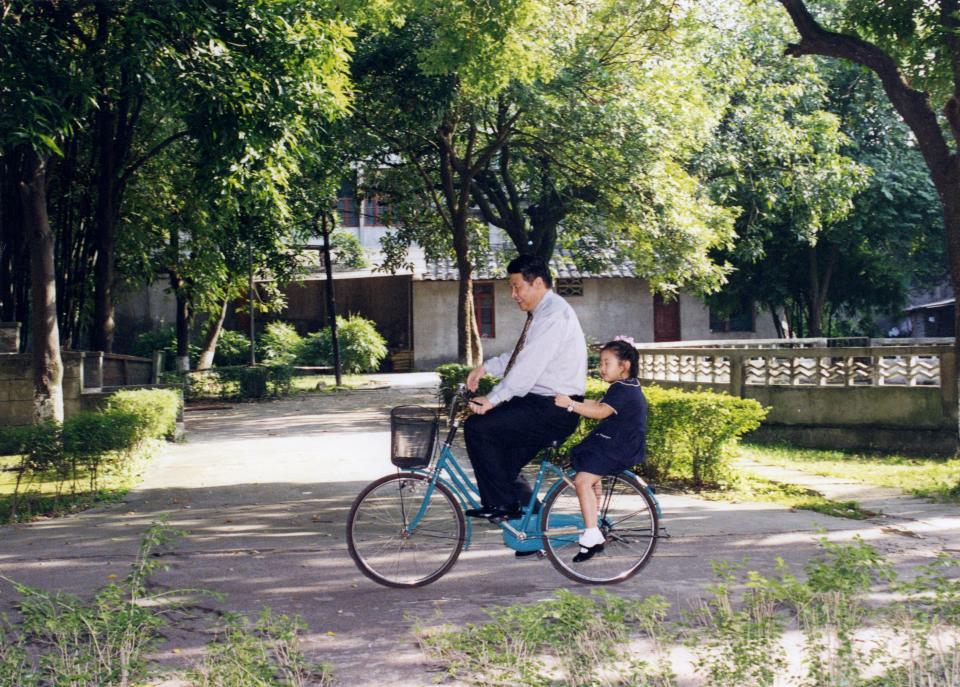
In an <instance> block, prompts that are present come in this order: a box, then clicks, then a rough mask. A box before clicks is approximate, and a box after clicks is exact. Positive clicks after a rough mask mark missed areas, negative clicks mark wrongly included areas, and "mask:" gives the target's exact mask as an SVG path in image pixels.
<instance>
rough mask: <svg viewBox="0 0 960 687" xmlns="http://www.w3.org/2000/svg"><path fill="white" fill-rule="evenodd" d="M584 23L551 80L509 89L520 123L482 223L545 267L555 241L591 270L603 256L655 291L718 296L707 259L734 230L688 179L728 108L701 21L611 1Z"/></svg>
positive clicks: (633, 0)
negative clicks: (712, 73)
mask: <svg viewBox="0 0 960 687" xmlns="http://www.w3.org/2000/svg"><path fill="white" fill-rule="evenodd" d="M582 21H583V24H584V30H582V31H581V32H580V33H579V34H578V35H577V37H576V40H575V41H574V42H572V43H571V44H569V45H561V46H557V47H555V48H554V54H555V58H554V59H555V62H556V63H557V65H558V66H557V69H556V71H555V72H554V73H553V74H551V76H550V78H549V79H542V80H538V81H535V82H533V83H531V84H516V85H514V86H513V87H511V88H510V89H508V90H506V91H505V93H504V98H505V99H507V100H508V102H512V103H514V107H515V108H516V109H517V110H518V111H520V112H521V115H520V117H519V119H518V120H517V124H516V126H515V127H514V129H513V131H512V132H511V134H510V136H509V138H508V139H507V141H506V142H505V143H504V145H503V146H502V147H501V149H500V150H499V152H498V154H497V155H496V156H495V157H494V158H493V159H492V160H491V163H490V164H489V165H488V167H487V169H486V170H484V172H483V173H482V174H481V175H479V176H478V177H477V179H476V180H475V182H474V189H473V194H474V199H475V201H476V203H477V207H478V208H479V210H480V213H481V216H482V217H483V219H484V220H486V221H487V222H489V223H491V224H492V225H494V226H496V227H499V228H501V229H502V230H503V231H504V232H505V233H506V234H507V235H508V236H509V237H510V239H511V240H512V242H513V244H514V246H515V247H516V250H517V251H518V252H519V253H533V254H537V255H539V256H541V257H543V258H544V259H547V260H549V259H550V258H552V257H553V254H554V250H555V247H556V246H557V244H558V241H559V242H560V243H561V244H563V245H565V246H567V247H571V248H574V251H573V253H574V258H575V260H577V261H578V262H579V263H580V264H581V266H582V267H584V268H586V269H590V268H594V269H595V268H597V267H599V265H600V263H601V262H602V260H600V259H598V258H599V256H600V255H602V253H601V252H599V251H597V250H594V249H595V248H597V247H600V246H607V247H611V248H613V249H614V251H612V252H615V253H616V254H618V255H620V256H623V257H628V258H631V259H632V260H633V262H634V264H635V266H636V269H637V272H638V273H639V274H641V275H642V276H644V277H646V278H647V279H648V280H649V281H650V282H651V283H652V284H654V286H657V287H660V288H663V289H665V290H674V291H675V290H676V289H677V288H678V287H680V286H687V287H690V286H695V287H700V288H703V289H706V290H709V289H711V288H715V287H716V286H717V285H718V284H719V282H720V281H721V279H722V275H723V269H722V267H721V266H719V265H717V264H715V263H713V262H711V261H709V260H708V259H706V257H707V253H708V250H709V249H710V248H711V247H714V246H717V245H719V244H722V243H724V242H725V241H727V240H728V239H729V237H730V218H729V216H728V214H727V213H725V212H724V211H723V210H722V209H721V208H718V207H717V206H716V205H714V204H713V203H712V202H711V201H710V199H709V198H708V197H707V195H706V191H705V188H704V187H703V186H702V185H701V184H700V183H699V182H698V180H697V179H696V178H694V177H693V176H692V175H691V174H690V173H689V170H688V167H689V161H690V157H691V155H692V154H693V153H695V152H696V151H698V150H699V149H700V147H701V146H703V145H704V144H705V143H706V141H707V140H708V134H709V131H710V130H711V128H712V127H713V126H714V123H715V115H714V114H713V113H714V111H715V110H716V109H718V105H719V103H718V102H713V101H717V100H719V99H717V98H712V97H711V94H710V93H709V91H707V90H706V89H705V88H704V86H703V82H704V81H705V74H704V73H702V67H701V65H700V59H699V58H700V55H699V54H698V52H699V50H700V49H701V46H700V44H701V42H702V36H701V35H700V34H701V32H700V30H699V23H700V18H699V17H698V14H697V11H696V10H695V9H693V8H687V9H684V8H682V7H681V6H680V5H678V4H677V3H674V2H661V1H657V0H610V1H608V2H603V3H597V4H596V5H595V6H594V7H592V8H591V10H590V11H589V12H586V13H585V16H584V17H583V18H582ZM481 115H482V113H481ZM485 119H486V120H487V121H490V120H492V119H493V116H492V115H490V114H488V115H486V116H485ZM561 227H562V233H561Z"/></svg>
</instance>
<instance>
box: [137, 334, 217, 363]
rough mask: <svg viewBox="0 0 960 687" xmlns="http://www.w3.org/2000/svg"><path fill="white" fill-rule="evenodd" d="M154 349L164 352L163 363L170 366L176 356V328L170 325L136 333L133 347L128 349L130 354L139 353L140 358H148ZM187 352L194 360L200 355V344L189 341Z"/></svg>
mask: <svg viewBox="0 0 960 687" xmlns="http://www.w3.org/2000/svg"><path fill="white" fill-rule="evenodd" d="M154 351H163V352H164V353H165V354H166V358H165V361H164V363H165V365H166V367H168V368H170V367H172V366H173V364H174V361H175V360H176V357H177V330H176V328H174V327H173V326H172V325H170V326H166V327H160V328H158V329H151V330H150V331H146V332H142V333H140V334H138V335H137V338H136V340H135V341H134V344H133V347H132V349H131V351H130V353H131V354H132V355H139V356H140V357H142V358H150V357H152V356H153V352H154ZM187 353H188V355H189V356H190V360H196V359H197V358H199V357H200V346H198V345H197V344H196V343H195V342H190V343H189V345H188V347H187Z"/></svg>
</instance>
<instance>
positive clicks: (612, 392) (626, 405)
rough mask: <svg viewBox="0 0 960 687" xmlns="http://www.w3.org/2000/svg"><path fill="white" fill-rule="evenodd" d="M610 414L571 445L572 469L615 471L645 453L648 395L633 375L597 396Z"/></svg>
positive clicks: (591, 471) (636, 462) (635, 461)
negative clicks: (601, 395) (580, 439)
mask: <svg viewBox="0 0 960 687" xmlns="http://www.w3.org/2000/svg"><path fill="white" fill-rule="evenodd" d="M600 402H601V403H604V404H606V405H608V406H610V407H611V408H613V411H614V412H613V415H611V416H610V417H608V418H605V419H603V420H601V421H600V424H599V425H597V427H596V428H595V429H594V430H593V431H592V432H590V434H589V435H587V438H586V439H584V440H583V441H581V442H580V443H579V444H577V445H576V446H574V447H573V449H572V450H571V451H570V456H571V457H572V458H573V468H574V470H577V471H578V472H579V471H584V472H590V473H592V474H594V475H615V474H616V473H618V472H621V471H622V470H626V469H628V468H631V467H633V466H634V465H637V464H638V463H642V462H643V461H644V460H645V459H646V457H647V399H646V398H645V397H644V395H643V391H642V390H641V388H640V382H638V381H637V379H636V378H635V377H633V378H630V379H622V380H619V381H616V382H614V383H613V384H611V385H610V388H609V389H607V393H606V394H604V396H603V398H602V399H600Z"/></svg>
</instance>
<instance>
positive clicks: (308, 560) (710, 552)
mask: <svg viewBox="0 0 960 687" xmlns="http://www.w3.org/2000/svg"><path fill="white" fill-rule="evenodd" d="M378 379H379V380H380V381H381V382H382V387H383V388H380V389H376V390H364V391H355V392H344V393H338V394H313V395H305V396H301V397H297V398H293V399H287V400H283V401H277V402H273V403H265V404H238V405H233V406H230V407H229V408H226V409H219V410H206V411H192V412H187V414H186V426H187V441H186V442H185V443H182V444H175V445H168V446H167V447H165V449H164V451H163V453H162V455H160V456H159V457H158V458H157V459H156V460H154V461H153V463H152V464H151V466H150V468H149V470H148V472H147V474H146V475H145V476H144V480H143V483H142V485H141V486H140V487H139V488H138V489H136V490H135V491H133V492H131V493H130V494H129V495H128V497H127V499H126V500H125V502H123V503H121V504H115V505H112V506H109V507H105V508H102V509H98V510H95V511H88V512H86V513H83V514H80V515H77V516H73V517H68V518H62V519H57V520H50V521H45V522H38V523H33V524H29V525H18V526H9V527H4V528H0V574H3V575H6V576H8V577H11V578H14V579H17V580H20V581H23V582H27V583H29V584H32V585H35V586H38V587H42V588H47V589H62V590H65V591H68V592H77V593H86V592H89V591H91V590H92V589H94V588H96V587H97V586H100V585H102V584H104V583H106V582H107V580H108V579H109V578H110V576H112V575H121V576H122V575H124V574H125V573H126V572H127V571H128V569H129V564H130V562H131V561H132V559H133V557H134V555H135V552H136V548H137V544H138V542H139V539H140V537H141V535H142V533H143V531H144V530H145V529H146V528H147V527H148V526H149V525H150V523H151V522H152V521H154V520H155V519H156V518H157V517H158V516H160V515H161V514H168V515H169V518H170V522H171V524H172V525H174V526H176V527H178V528H182V529H185V530H188V531H189V535H188V536H187V537H185V538H184V539H182V540H181V541H180V542H179V543H177V544H176V546H175V547H174V548H173V549H172V550H171V551H170V552H168V553H165V554H164V556H163V560H164V562H165V563H166V564H167V570H165V571H164V572H160V573H158V574H157V575H156V578H155V579H156V581H157V583H159V584H160V585H162V586H165V587H170V588H173V587H191V588H206V589H210V590H214V591H217V592H221V593H223V594H225V595H226V597H225V600H224V601H223V602H222V603H218V602H214V601H204V602H203V603H205V604H208V605H209V606H210V607H211V608H216V609H220V610H223V609H226V610H234V611H241V612H243V613H246V614H248V615H250V616H254V615H256V614H257V613H258V612H259V610H260V609H261V608H262V607H264V606H269V607H271V608H273V609H274V610H275V611H277V612H281V613H288V614H293V613H299V614H300V615H302V616H303V617H304V619H305V620H306V621H307V622H308V623H309V625H310V627H311V632H310V634H309V636H308V638H307V643H306V648H307V649H308V650H309V652H310V653H311V655H313V656H314V657H316V658H318V659H322V660H326V661H329V662H330V663H332V665H333V667H334V670H335V672H336V674H337V676H338V677H339V679H340V684H343V685H351V686H362V685H381V684H390V685H410V686H414V685H416V686H420V685H429V684H432V683H433V677H434V674H433V673H430V672H428V668H429V667H428V666H426V665H425V664H424V663H423V660H422V656H421V654H420V652H419V650H418V648H417V647H416V645H415V641H414V639H413V637H412V635H411V634H410V632H409V628H410V626H411V623H412V618H414V617H417V618H421V619H424V620H428V621H430V622H437V623H444V622H446V623H454V624H461V623H466V622H475V621H481V620H483V619H484V617H485V616H484V613H483V611H482V607H484V606H490V605H494V604H510V603H515V602H525V603H529V602H534V601H537V600H540V599H544V598H547V597H550V596H551V595H553V594H554V593H555V592H556V590H557V589H558V588H560V587H563V588H568V589H573V590H575V591H579V592H584V593H588V592H589V590H588V589H586V588H584V587H580V586H578V585H576V584H575V583H572V582H570V581H569V580H567V579H566V578H564V577H562V576H561V575H559V574H558V573H556V572H555V571H554V570H553V568H552V567H551V566H550V564H549V562H548V561H546V560H537V559H535V558H534V559H524V560H516V559H514V557H513V555H512V552H511V551H510V550H508V549H506V548H504V547H503V546H502V545H500V543H499V542H500V538H499V532H498V531H496V530H494V529H489V530H486V531H485V530H484V528H482V527H481V528H476V529H475V540H474V546H473V547H472V548H471V550H470V551H467V552H465V553H464V554H463V555H462V556H461V558H460V561H459V562H458V563H457V565H456V566H455V567H454V569H453V570H452V571H451V572H450V573H449V574H448V575H447V576H446V577H444V578H443V579H441V580H440V581H438V582H436V583H434V584H433V585H430V586H428V587H426V588H423V589H419V590H412V591H407V590H394V589H387V588H384V587H380V586H378V585H376V584H374V583H373V582H370V581H369V580H367V579H366V578H365V577H363V576H362V575H361V574H360V573H359V572H358V571H357V570H356V568H355V567H354V565H353V562H352V561H351V560H350V557H349V555H348V554H347V550H346V545H345V542H344V523H345V519H346V514H347V511H348V509H349V507H350V503H351V501H352V499H353V497H354V496H355V495H356V494H357V492H359V491H360V489H361V488H362V487H363V486H364V485H365V484H366V483H368V482H369V481H371V480H372V479H374V478H376V477H378V476H380V475H382V474H385V473H387V472H390V471H392V466H391V465H390V463H389V425H388V411H389V408H390V407H392V406H394V405H399V404H402V403H429V402H431V401H432V400H433V399H434V398H435V384H436V381H435V379H436V378H435V376H433V375H390V376H381V377H379V378H378ZM778 474H779V477H774V478H777V479H783V478H784V477H785V475H784V473H783V472H782V471H780V472H779V473H778ZM789 477H790V479H784V481H794V482H797V483H801V481H803V482H802V483H807V484H811V486H814V488H816V489H818V490H819V491H825V490H826V487H825V483H826V482H828V481H827V480H824V479H823V478H812V477H809V476H808V475H803V474H801V473H797V474H793V475H790V476H789ZM809 480H814V481H815V482H816V484H813V482H810V481H809ZM830 483H831V484H833V485H835V488H836V489H837V490H838V491H837V492H835V493H828V494H827V495H828V496H831V497H833V498H840V496H838V495H837V494H839V493H840V492H841V491H842V490H848V491H849V492H850V493H852V491H851V490H854V489H861V488H862V487H860V486H858V485H854V484H849V483H841V482H839V481H831V482H830ZM831 488H834V487H831ZM844 493H847V492H844ZM858 493H859V495H856V496H853V495H851V496H849V498H856V499H857V500H858V501H860V502H861V503H863V505H864V506H865V507H868V508H871V509H874V510H882V511H884V512H885V513H887V514H888V515H887V516H886V517H880V518H876V519H873V520H871V521H866V522H856V521H851V520H844V519H838V518H832V517H829V516H824V515H820V514H817V513H811V512H806V511H798V512H791V511H790V510H788V509H785V508H782V507H779V506H776V505H772V504H751V503H739V504H729V503H721V502H707V501H702V500H700V499H697V498H694V497H691V496H678V495H661V502H662V504H663V508H664V511H665V525H666V526H667V528H668V530H669V532H670V533H671V534H672V539H670V540H666V541H662V542H661V543H660V546H659V548H658V550H657V553H656V556H655V557H654V559H653V561H652V562H651V563H650V565H649V566H648V567H647V568H646V569H645V570H644V572H643V573H642V574H641V575H640V576H638V577H637V578H634V579H633V580H631V581H629V582H628V583H626V584H623V585H620V586H619V587H615V588H613V589H614V590H615V592H616V593H618V594H623V595H628V596H631V597H643V596H647V595H649V594H655V593H656V594H663V595H664V596H666V597H667V598H668V599H669V600H671V601H672V602H674V604H675V605H674V607H675V608H677V609H682V608H685V607H686V605H687V603H688V602H690V601H691V600H692V599H693V598H694V597H695V596H697V595H698V594H699V593H701V591H702V590H703V589H704V587H705V586H706V585H707V584H709V583H711V582H713V581H714V580H713V575H712V572H711V566H710V561H711V560H730V561H741V560H743V558H744V557H749V558H750V565H751V567H753V568H754V569H757V570H761V571H767V572H769V571H771V570H772V569H773V566H774V563H775V560H776V558H777V557H778V556H779V557H782V558H784V559H785V560H786V561H787V562H788V563H790V564H792V565H794V566H797V567H799V566H801V565H802V564H803V562H804V561H805V560H807V559H808V558H809V557H810V556H811V555H812V554H813V553H814V552H815V550H816V539H817V537H819V536H820V535H818V534H817V533H816V532H817V530H819V529H823V530H825V531H826V532H827V533H828V535H829V536H830V537H831V538H836V539H847V538H850V537H852V536H854V535H856V534H859V535H861V536H863V537H864V538H865V539H867V540H869V541H871V542H872V543H874V544H875V545H876V546H877V547H878V548H880V549H881V550H882V551H883V552H884V553H885V554H887V555H888V556H889V557H890V558H891V560H893V561H894V562H895V563H896V564H897V565H898V566H899V567H901V568H904V569H909V568H911V567H913V566H915V565H916V564H917V563H919V562H921V561H926V560H929V559H930V558H932V557H933V556H934V555H936V553H938V552H939V551H941V550H944V549H949V550H960V515H958V514H957V513H955V511H956V509H954V508H949V507H942V506H936V505H934V504H927V503H924V502H921V501H918V500H916V499H908V498H904V497H902V496H898V495H897V494H894V493H887V492H884V493H882V494H881V493H880V492H879V491H876V490H875V491H874V492H871V494H874V493H875V494H876V499H877V502H876V503H873V502H871V501H870V500H869V499H868V498H867V497H866V496H867V495H865V494H864V493H863V492H858ZM843 498H847V497H843ZM871 498H872V496H871ZM14 602H15V595H14V594H13V592H12V590H11V589H10V587H9V586H8V585H7V584H6V583H3V582H0V613H3V612H8V613H9V612H11V611H12V608H13V603H14ZM209 639H210V637H209V635H208V634H207V633H205V632H204V631H203V625H202V623H199V622H198V623H197V625H196V627H195V628H192V629H191V628H189V627H188V628H182V629H178V630H176V631H173V632H171V633H170V634H169V636H168V637H167V640H166V641H165V642H164V644H163V646H162V647H161V648H160V650H159V654H158V655H159V658H160V659H161V660H163V661H165V662H169V663H171V664H183V662H184V661H190V660H193V659H194V658H195V657H196V656H198V655H199V654H200V652H201V651H202V647H203V646H204V644H205V643H206V642H208V641H209ZM175 649H176V651H174V650H175Z"/></svg>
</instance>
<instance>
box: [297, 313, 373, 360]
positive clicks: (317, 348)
mask: <svg viewBox="0 0 960 687" xmlns="http://www.w3.org/2000/svg"><path fill="white" fill-rule="evenodd" d="M337 338H338V340H339V342H340V364H341V367H342V370H343V371H344V372H346V373H347V374H358V373H361V372H376V371H377V370H378V369H379V368H380V363H381V362H383V359H384V358H386V357H387V342H386V340H385V339H384V338H383V337H382V336H381V335H380V333H379V332H378V331H377V329H376V327H375V326H374V323H373V322H372V321H370V320H367V319H364V318H363V317H360V316H359V315H351V316H350V317H348V318H343V317H337ZM300 362H301V363H302V364H304V365H333V336H332V334H331V332H330V327H324V328H323V329H321V330H320V331H318V332H314V333H313V334H309V335H307V337H306V338H305V339H304V342H303V349H302V353H301V355H300Z"/></svg>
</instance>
